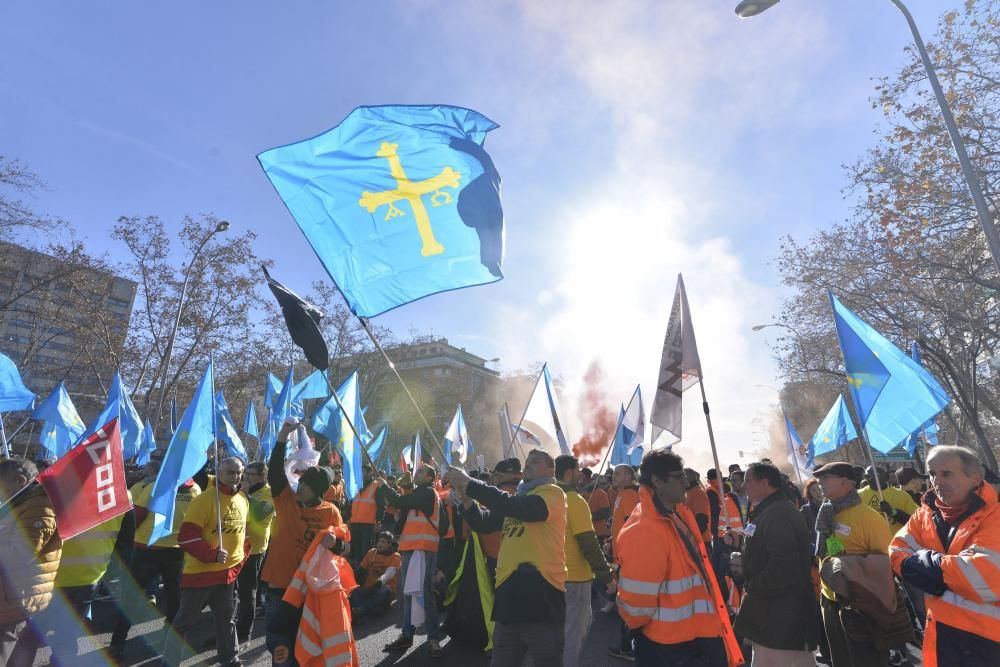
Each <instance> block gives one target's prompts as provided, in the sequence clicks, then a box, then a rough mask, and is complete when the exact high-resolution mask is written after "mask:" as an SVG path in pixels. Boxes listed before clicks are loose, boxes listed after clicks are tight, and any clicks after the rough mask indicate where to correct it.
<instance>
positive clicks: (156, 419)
mask: <svg viewBox="0 0 1000 667" xmlns="http://www.w3.org/2000/svg"><path fill="white" fill-rule="evenodd" d="M227 229H229V222H228V221H226V220H220V221H219V224H217V225H216V226H215V229H213V230H212V231H210V232H209V233H208V234H207V235H206V236H205V238H204V239H202V241H201V243H199V244H198V247H197V248H195V251H194V255H192V257H191V261H190V262H189V263H188V265H187V268H186V269H184V282H183V283H182V284H181V298H180V299H178V301H177V315H176V317H174V328H173V329H171V330H170V339H169V340H168V341H167V351H166V354H165V355H164V358H163V372H161V373H160V397H159V399H157V401H156V412H154V413H153V435H154V437H155V435H156V429H157V428H158V427H159V426H160V411H161V410H163V398H164V396H166V393H167V370H168V369H169V368H170V356H171V355H172V354H173V352H174V339H175V338H176V337H177V327H179V326H180V324H181V315H182V314H183V312H184V297H185V296H186V295H187V286H188V280H189V279H190V278H191V267H193V266H194V265H195V262H197V261H198V256H199V255H201V251H202V249H204V247H205V245H206V244H207V243H208V242H209V241H210V240H211V239H212V237H213V236H215V235H216V234H218V233H219V232H224V231H226V230H227Z"/></svg>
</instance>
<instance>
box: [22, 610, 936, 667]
mask: <svg viewBox="0 0 1000 667" xmlns="http://www.w3.org/2000/svg"><path fill="white" fill-rule="evenodd" d="M396 613H397V612H396V608H395V607H393V608H391V609H390V610H389V611H388V613H387V614H386V615H385V616H384V617H381V618H377V619H372V618H368V619H365V620H362V621H359V622H358V624H356V626H355V628H354V631H355V637H356V640H357V646H358V653H359V658H360V662H361V665H362V667H389V666H392V665H400V666H401V667H417V666H423V665H440V666H448V667H487V666H488V665H489V658H488V657H487V656H485V655H483V654H482V653H481V652H479V651H477V650H474V649H470V648H468V647H466V646H463V645H462V644H460V643H459V642H457V641H453V640H446V641H445V642H444V644H443V648H444V656H443V657H441V658H439V659H432V658H431V657H430V655H429V654H428V651H427V647H426V645H425V644H426V641H425V639H426V638H425V637H423V636H419V635H418V636H417V637H416V640H415V642H414V645H413V647H412V648H411V649H410V650H408V651H407V652H406V653H394V654H388V653H385V652H383V650H382V648H383V646H385V645H386V644H387V643H389V642H390V641H392V640H393V639H395V638H396V637H397V636H398V630H396V628H395V626H394V625H393V623H394V621H395V618H396ZM111 614H112V609H111V604H110V603H109V602H99V603H97V604H96V605H95V608H94V622H93V623H92V624H91V628H92V632H93V634H91V635H90V636H89V637H86V638H82V639H79V640H78V647H77V652H78V657H77V659H76V660H74V661H73V662H72V663H71V665H72V667H91V666H93V667H106V666H107V665H110V664H113V661H112V660H111V659H110V658H109V657H108V655H107V653H106V652H105V649H106V648H107V646H108V643H109V642H110V640H111V634H110V626H111V622H112V621H111ZM618 628H619V626H618V618H617V616H616V615H615V614H614V613H602V612H600V611H599V610H597V609H595V611H594V625H593V627H592V628H591V631H590V634H589V636H588V638H587V643H586V646H585V647H584V650H583V655H582V658H581V661H580V665H581V667H598V666H600V667H625V666H627V665H630V664H632V663H630V662H626V661H623V660H620V659H617V658H612V657H610V656H609V655H608V654H607V648H608V647H609V646H611V645H613V644H616V643H617V641H618V632H619V629H618ZM263 631H264V619H263V618H258V619H257V622H256V623H255V627H254V636H253V638H252V639H251V640H250V641H249V642H248V643H247V644H245V645H244V646H243V648H242V651H241V656H240V657H241V660H242V661H243V663H244V664H245V665H248V666H249V665H252V666H253V667H267V666H269V665H270V664H271V656H270V654H269V653H268V652H267V649H266V648H265V646H264V637H263ZM212 633H213V624H212V619H211V616H210V615H209V612H208V611H207V610H206V611H205V612H204V614H203V623H201V624H200V625H199V628H198V631H197V633H196V635H195V637H194V639H193V641H192V646H193V647H195V649H196V650H198V651H200V652H199V653H198V654H197V655H195V656H194V657H193V658H192V659H191V660H189V661H187V662H186V663H185V667H187V666H193V665H205V666H210V665H218V661H217V660H216V653H215V649H214V647H211V646H209V642H210V641H211V638H212ZM162 642H163V621H162V620H161V619H155V620H147V621H143V622H139V623H138V624H136V625H134V626H133V627H132V631H131V632H130V633H129V639H128V643H127V644H126V647H125V648H126V650H125V657H124V660H123V662H122V663H121V664H122V665H128V666H130V667H131V666H134V665H157V664H158V663H159V653H160V651H159V647H160V646H161V645H162ZM910 660H911V664H913V665H915V666H919V665H920V659H919V653H918V652H916V651H911V655H910ZM35 664H36V665H39V666H40V665H48V664H50V661H49V651H48V650H47V649H46V650H45V651H44V652H43V653H42V654H40V655H39V657H38V660H37V661H36V662H35ZM526 664H529V665H530V664H531V661H530V660H528V661H526ZM542 667H551V666H549V665H545V666H542Z"/></svg>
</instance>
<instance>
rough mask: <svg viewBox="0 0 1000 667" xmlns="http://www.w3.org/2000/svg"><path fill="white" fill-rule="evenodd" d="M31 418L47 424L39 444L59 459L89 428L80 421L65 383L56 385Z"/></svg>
mask: <svg viewBox="0 0 1000 667" xmlns="http://www.w3.org/2000/svg"><path fill="white" fill-rule="evenodd" d="M115 416H117V415H115ZM31 418H32V419H36V420H38V421H44V422H45V425H44V427H43V428H42V433H41V437H40V438H39V442H40V444H41V446H42V447H43V448H44V449H46V450H47V451H48V452H49V454H51V455H52V457H53V458H57V459H58V458H60V457H61V456H62V455H63V454H65V453H66V452H68V451H69V449H70V447H71V446H72V445H73V443H75V442H77V441H78V440H79V439H80V436H82V435H83V432H84V431H85V430H86V428H87V425H86V424H84V423H83V420H82V419H80V414H79V413H78V412H77V411H76V407H75V406H74V405H73V401H72V400H70V397H69V392H67V391H66V383H65V382H60V383H59V384H57V385H56V388H55V389H53V390H52V393H51V394H49V395H48V398H46V399H45V400H44V401H42V403H41V405H39V406H38V407H36V408H35V410H34V412H32V413H31ZM107 421H111V420H110V419H109V420H107ZM107 421H106V422H105V424H106V423H107ZM102 426H103V424H102Z"/></svg>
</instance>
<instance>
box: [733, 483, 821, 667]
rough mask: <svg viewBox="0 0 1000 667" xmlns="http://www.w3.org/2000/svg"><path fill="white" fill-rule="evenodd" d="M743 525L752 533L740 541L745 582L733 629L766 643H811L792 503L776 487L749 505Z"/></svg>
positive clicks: (803, 536)
mask: <svg viewBox="0 0 1000 667" xmlns="http://www.w3.org/2000/svg"><path fill="white" fill-rule="evenodd" d="M751 526H753V528H751ZM747 529H748V530H749V531H751V532H753V535H752V536H749V537H747V540H746V543H745V545H744V547H743V577H744V580H745V582H746V585H745V587H744V597H743V604H742V605H741V606H740V611H739V614H738V615H737V616H736V623H735V625H734V629H735V631H736V633H737V634H738V635H741V636H743V637H746V638H747V639H749V640H751V641H753V642H755V643H757V644H760V645H762V646H766V647H767V648H772V649H777V650H785V651H795V650H799V651H801V650H806V649H814V648H815V647H816V644H817V641H818V639H819V627H818V624H817V623H816V616H817V615H816V613H815V606H816V598H815V594H814V592H813V585H812V580H811V579H810V575H809V570H810V565H811V562H812V552H811V551H810V548H809V545H810V539H809V532H808V530H807V529H806V522H805V520H804V519H803V518H802V515H801V514H799V512H798V510H797V509H796V507H795V505H793V504H792V503H791V502H790V501H788V500H787V499H786V498H784V497H783V496H782V494H781V493H775V494H772V495H771V496H769V497H767V498H765V499H764V500H763V501H761V502H760V503H759V504H758V505H757V506H755V507H754V510H753V512H752V513H751V514H750V517H749V521H748V524H747Z"/></svg>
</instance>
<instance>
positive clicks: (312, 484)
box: [299, 466, 333, 498]
mask: <svg viewBox="0 0 1000 667" xmlns="http://www.w3.org/2000/svg"><path fill="white" fill-rule="evenodd" d="M299 484H305V485H306V486H308V487H309V488H310V489H312V491H313V493H315V494H316V495H317V496H318V497H320V498H322V497H323V494H325V493H326V492H327V491H329V490H330V485H331V484H333V472H332V471H331V470H330V469H329V468H327V467H326V466H316V467H315V468H309V469H308V470H306V471H305V472H304V473H302V476H301V477H299Z"/></svg>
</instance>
